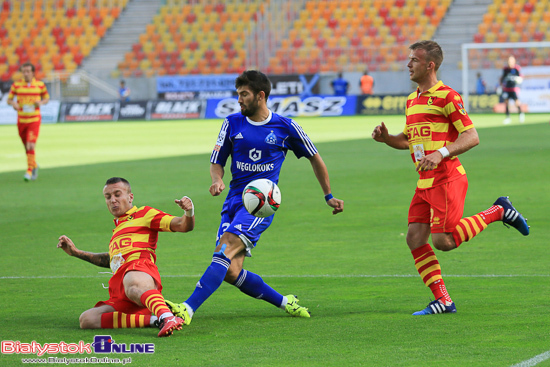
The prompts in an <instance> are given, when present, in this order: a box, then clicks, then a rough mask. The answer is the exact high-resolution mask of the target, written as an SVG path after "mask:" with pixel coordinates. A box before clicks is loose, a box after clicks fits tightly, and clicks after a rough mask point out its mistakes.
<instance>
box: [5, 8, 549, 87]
mask: <svg viewBox="0 0 550 367" xmlns="http://www.w3.org/2000/svg"><path fill="white" fill-rule="evenodd" d="M0 1H1V0H0ZM128 1H131V0H36V1H30V0H20V1H15V0H3V1H2V2H1V7H0V43H1V44H2V47H1V48H0V78H1V79H3V80H9V79H10V78H12V77H13V74H14V73H15V72H16V71H17V70H18V67H19V65H20V64H21V63H22V62H25V61H30V62H33V63H35V64H36V65H37V68H38V70H37V76H38V77H39V78H44V77H45V76H46V74H48V73H49V72H51V71H61V70H63V71H67V72H69V73H70V72H72V71H74V70H76V69H77V68H78V67H79V65H81V64H82V62H83V60H84V58H86V57H87V56H88V55H89V54H90V52H91V51H92V50H93V49H94V47H96V46H97V45H98V43H99V41H100V39H101V38H102V37H104V36H105V34H106V32H107V30H108V29H109V28H110V27H112V25H113V23H114V21H115V20H116V19H117V18H118V16H119V15H120V13H121V11H122V10H123V9H124V7H125V6H126V4H127V2H128ZM451 3H452V0H339V1H329V0H303V1H294V2H283V8H282V9H281V11H280V12H278V14H277V15H278V16H280V18H285V19H284V20H286V22H283V21H281V19H275V21H272V22H271V23H270V24H269V27H270V28H269V29H267V32H268V33H267V34H268V38H269V41H270V43H273V45H274V46H273V47H270V48H269V49H268V52H265V50H261V51H259V50H255V49H254V47H251V45H254V43H253V42H252V41H253V38H254V37H257V36H258V34H259V29H260V28H261V26H262V25H261V24H260V22H265V21H266V20H265V19H266V14H265V13H266V11H267V9H269V8H268V7H269V6H270V1H261V0H249V1H237V0H228V1H219V0H213V1H192V0H179V1H167V2H166V3H165V4H164V5H163V6H162V7H161V8H160V11H159V13H158V14H156V15H155V16H154V18H153V21H152V22H151V23H150V24H148V25H147V27H146V30H145V32H143V33H142V34H140V35H139V41H138V42H136V43H134V44H132V45H131V46H129V50H128V52H127V53H126V54H125V56H124V59H123V60H121V61H120V62H119V63H118V66H117V70H115V71H113V73H111V76H112V77H113V78H118V77H140V76H145V77H153V76H156V75H176V74H180V75H185V74H220V73H238V72H240V71H242V70H244V69H245V68H246V67H249V66H250V60H251V59H252V60H254V61H253V62H252V64H258V65H262V66H263V68H264V69H265V70H266V72H268V73H270V74H285V73H316V72H334V71H341V70H345V71H363V70H364V69H365V68H366V69H368V70H370V71H398V70H403V69H404V67H405V63H404V61H405V60H406V58H407V55H406V54H404V53H403V46H404V45H408V44H410V43H411V42H414V41H416V40H418V39H426V38H432V37H434V35H435V34H436V31H437V28H438V26H439V25H440V23H441V21H442V20H443V18H444V17H445V16H446V14H448V10H449V7H450V5H451ZM289 7H293V9H290V8H289ZM291 10H292V11H295V12H296V16H295V17H294V16H293V17H290V16H289V14H290V11H291ZM289 19H290V21H288V20H289ZM548 24H550V1H548V0H542V1H540V0H494V1H493V2H492V4H491V5H490V6H489V7H488V9H487V12H486V13H485V14H484V15H483V21H482V23H480V24H479V25H478V29H477V33H476V34H475V35H474V37H473V41H474V42H489V43H490V42H524V41H542V40H548V39H550V28H548ZM264 36H265V34H264ZM254 52H256V53H261V52H263V53H264V54H266V55H267V56H266V59H265V60H264V61H263V62H259V61H257V60H258V55H257V54H256V55H254ZM509 53H510V50H507V49H502V50H478V51H475V50H474V51H471V57H472V65H471V66H472V68H493V67H494V68H501V67H502V66H503V63H504V62H505V60H506V55H508V54H509ZM515 55H516V58H517V59H518V63H520V64H522V65H549V64H550V57H549V56H548V55H547V54H546V52H545V50H544V49H520V50H516V52H515ZM255 57H256V58H255ZM246 60H248V61H249V62H248V64H247V63H246ZM458 66H459V68H460V66H461V65H460V63H459V65H458Z"/></svg>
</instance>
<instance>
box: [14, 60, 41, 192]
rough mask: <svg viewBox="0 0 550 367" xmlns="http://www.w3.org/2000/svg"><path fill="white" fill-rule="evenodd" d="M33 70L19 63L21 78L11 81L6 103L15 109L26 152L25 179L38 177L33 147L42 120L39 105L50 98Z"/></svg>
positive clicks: (29, 66)
mask: <svg viewBox="0 0 550 367" xmlns="http://www.w3.org/2000/svg"><path fill="white" fill-rule="evenodd" d="M34 71H35V68H34V65H33V64H31V63H25V64H23V65H21V73H22V74H23V79H21V80H19V81H17V82H15V83H13V84H12V86H11V89H10V93H9V94H8V104H9V105H11V106H12V107H13V108H14V109H15V110H16V111H17V128H18V130H19V136H20V137H21V141H22V142H23V145H24V146H25V152H26V154H27V172H25V175H24V176H23V179H24V180H25V181H30V180H33V181H34V180H36V179H37V178H38V164H37V163H36V156H35V148H36V141H37V139H38V133H39V132H40V122H41V121H42V118H41V116H40V106H43V105H45V104H46V103H48V101H49V100H50V95H49V94H48V90H47V89H46V85H45V84H44V82H42V81H40V80H36V79H35V78H34Z"/></svg>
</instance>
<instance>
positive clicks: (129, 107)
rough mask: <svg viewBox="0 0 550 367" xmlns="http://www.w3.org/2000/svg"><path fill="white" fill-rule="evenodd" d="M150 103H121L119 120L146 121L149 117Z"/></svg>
mask: <svg viewBox="0 0 550 367" xmlns="http://www.w3.org/2000/svg"><path fill="white" fill-rule="evenodd" d="M149 103H150V102H147V101H136V102H121V103H120V111H119V113H118V119H119V120H145V118H146V116H147V105H148V104H149Z"/></svg>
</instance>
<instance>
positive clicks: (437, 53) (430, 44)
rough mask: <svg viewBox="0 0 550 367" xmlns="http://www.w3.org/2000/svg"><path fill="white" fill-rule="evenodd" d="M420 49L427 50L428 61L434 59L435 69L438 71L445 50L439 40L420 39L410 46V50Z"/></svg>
mask: <svg viewBox="0 0 550 367" xmlns="http://www.w3.org/2000/svg"><path fill="white" fill-rule="evenodd" d="M419 49H420V50H424V51H426V60H427V61H428V62H430V61H433V62H434V64H435V71H437V70H438V69H439V67H440V66H441V63H442V62H443V50H442V49H441V46H439V44H438V43H437V42H435V41H430V40H424V41H419V42H416V43H413V44H412V45H410V46H409V50H412V51H414V50H419Z"/></svg>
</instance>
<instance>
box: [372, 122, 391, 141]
mask: <svg viewBox="0 0 550 367" xmlns="http://www.w3.org/2000/svg"><path fill="white" fill-rule="evenodd" d="M388 136H389V132H388V128H387V127H386V124H384V122H381V123H380V125H378V126H376V127H375V128H374V131H373V132H372V138H373V139H374V140H375V141H377V142H380V143H385V142H386V139H387V138H388Z"/></svg>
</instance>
